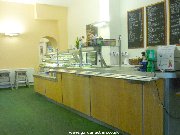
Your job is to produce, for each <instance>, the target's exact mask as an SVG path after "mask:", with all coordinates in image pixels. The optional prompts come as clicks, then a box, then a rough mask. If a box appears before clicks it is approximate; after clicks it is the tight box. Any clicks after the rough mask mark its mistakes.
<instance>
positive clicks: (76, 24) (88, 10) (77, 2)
mask: <svg viewBox="0 0 180 135" xmlns="http://www.w3.org/2000/svg"><path fill="white" fill-rule="evenodd" d="M100 1H102V0H73V1H72V4H71V5H70V7H69V17H68V19H69V20H68V25H69V26H68V29H69V30H68V32H69V33H68V35H69V37H68V38H69V39H68V41H69V43H68V44H69V48H71V47H72V45H74V43H75V40H76V37H77V36H82V35H84V36H86V25H87V24H90V23H93V22H96V21H98V20H99V19H100V18H101V17H100V9H99V8H100V7H101V6H102V5H100V4H99V3H100ZM161 1H163V0H109V6H110V7H109V14H110V22H109V25H108V26H106V27H103V28H101V29H99V35H100V36H102V37H103V38H115V39H117V38H118V35H121V36H122V41H121V45H122V51H127V52H129V58H131V57H136V56H138V57H139V56H141V52H142V51H144V50H145V49H146V16H145V14H146V11H145V9H144V28H145V29H144V48H141V49H128V33H127V12H128V11H131V10H134V9H138V8H141V7H146V6H148V5H151V4H155V3H157V2H161ZM165 1H166V11H167V13H168V8H167V5H168V0H165ZM101 4H102V3H101ZM167 18H169V15H168V14H167ZM168 27H169V20H168V19H167V28H168ZM167 33H169V29H167ZM168 37H169V35H168V34H167V41H169V38H168ZM168 43H169V42H168Z"/></svg>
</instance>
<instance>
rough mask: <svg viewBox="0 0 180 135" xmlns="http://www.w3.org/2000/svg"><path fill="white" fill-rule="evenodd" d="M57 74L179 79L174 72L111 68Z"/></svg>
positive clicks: (63, 69) (63, 70) (67, 69)
mask: <svg viewBox="0 0 180 135" xmlns="http://www.w3.org/2000/svg"><path fill="white" fill-rule="evenodd" d="M55 71H57V72H67V73H76V74H82V75H91V76H92V75H97V74H98V73H99V74H100V73H101V74H104V73H110V74H111V75H112V74H125V75H137V76H147V77H158V78H180V71H176V72H160V71H156V72H153V73H150V72H140V71H137V69H135V68H133V67H111V68H97V67H96V68H60V69H56V70H55Z"/></svg>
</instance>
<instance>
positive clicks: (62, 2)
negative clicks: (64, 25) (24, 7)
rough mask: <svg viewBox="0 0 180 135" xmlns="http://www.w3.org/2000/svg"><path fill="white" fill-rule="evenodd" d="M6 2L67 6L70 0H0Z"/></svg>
mask: <svg viewBox="0 0 180 135" xmlns="http://www.w3.org/2000/svg"><path fill="white" fill-rule="evenodd" d="M0 1H7V2H17V3H25V4H35V3H40V4H48V5H58V6H69V5H70V4H71V1H72V0H0Z"/></svg>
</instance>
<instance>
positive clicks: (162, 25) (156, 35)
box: [146, 2, 166, 46]
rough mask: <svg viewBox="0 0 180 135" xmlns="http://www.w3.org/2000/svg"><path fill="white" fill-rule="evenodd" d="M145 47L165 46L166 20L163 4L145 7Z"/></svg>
mask: <svg viewBox="0 0 180 135" xmlns="http://www.w3.org/2000/svg"><path fill="white" fill-rule="evenodd" d="M146 19H147V20H146V24H147V46H156V45H165V44H166V21H165V20H166V18H165V4H164V2H160V3H156V4H154V5H150V6H147V7H146Z"/></svg>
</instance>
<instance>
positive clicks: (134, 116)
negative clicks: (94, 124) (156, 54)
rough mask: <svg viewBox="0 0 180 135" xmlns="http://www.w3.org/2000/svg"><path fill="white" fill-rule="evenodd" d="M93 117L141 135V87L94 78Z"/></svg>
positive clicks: (113, 80)
mask: <svg viewBox="0 0 180 135" xmlns="http://www.w3.org/2000/svg"><path fill="white" fill-rule="evenodd" d="M90 86H91V87H90V88H91V116H92V117H94V118H96V119H98V120H100V121H103V122H106V123H108V124H110V125H112V126H114V127H116V128H119V129H120V130H123V131H125V132H128V133H130V134H133V135H140V134H141V119H142V118H141V104H142V103H141V102H142V101H141V94H142V93H141V92H142V91H141V85H140V84H131V83H128V82H127V81H125V80H121V79H113V78H104V77H92V78H91V80H90Z"/></svg>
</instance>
